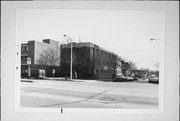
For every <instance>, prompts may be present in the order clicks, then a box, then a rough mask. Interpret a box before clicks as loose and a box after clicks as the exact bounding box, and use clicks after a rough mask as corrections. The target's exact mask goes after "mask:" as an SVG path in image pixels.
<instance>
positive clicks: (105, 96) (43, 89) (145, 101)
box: [21, 80, 158, 109]
mask: <svg viewBox="0 0 180 121" xmlns="http://www.w3.org/2000/svg"><path fill="white" fill-rule="evenodd" d="M21 106H22V107H50V108H135V109H144V108H147V109H152V108H153V109H154V108H158V84H149V83H139V82H102V81H95V80H76V81H54V80H26V81H23V82H21Z"/></svg>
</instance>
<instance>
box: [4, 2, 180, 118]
mask: <svg viewBox="0 0 180 121" xmlns="http://www.w3.org/2000/svg"><path fill="white" fill-rule="evenodd" d="M89 3H90V4H89ZM102 3H103V4H102ZM167 3H168V4H167ZM82 4H83V6H82ZM175 4H179V3H178V1H177V2H169V1H168V2H163V1H161V2H148V1H145V2H117V1H116V2H97V1H96V2H77V1H76V2H42V1H41V2H34V1H33V2H27V1H26V2H2V6H3V8H1V9H2V10H4V11H2V13H3V16H4V17H5V19H7V18H11V19H12V20H10V22H12V21H13V23H11V24H10V25H4V26H2V40H3V39H4V40H3V41H2V50H3V51H2V80H7V79H10V80H11V81H7V82H5V81H3V82H2V85H3V86H2V93H4V92H6V91H7V94H11V96H10V97H7V96H5V95H2V114H3V115H2V119H3V116H6V115H7V113H9V114H10V115H12V117H6V118H4V119H13V118H17V119H21V120H23V119H28V117H25V116H22V117H21V116H19V115H23V114H21V113H22V112H28V114H29V113H31V114H30V115H31V116H32V115H39V116H40V117H41V119H43V118H46V116H44V113H43V112H60V109H58V110H54V109H50V111H48V110H46V109H44V108H43V109H39V110H37V109H36V108H35V109H34V108H24V109H21V108H20V104H19V102H20V98H16V97H18V96H20V93H19V94H17V90H19V88H20V87H19V85H18V83H17V82H15V81H17V79H18V78H17V77H19V79H20V58H19V55H20V53H19V52H20V43H19V42H17V41H13V40H11V39H15V38H16V34H15V33H13V32H15V31H16V30H15V28H14V26H16V22H15V17H16V15H15V14H16V10H17V9H64V8H66V9H67V8H68V9H72V8H73V9H77V8H79V9H99V7H100V9H119V10H127V8H128V9H130V10H136V9H138V10H153V11H164V12H165V14H166V15H165V20H167V19H168V21H166V22H165V23H166V25H167V24H170V23H169V21H170V18H169V17H171V15H170V14H175V15H177V13H173V12H175V10H178V9H177V5H175ZM168 6H171V7H168ZM5 7H6V8H5ZM8 10H9V11H8ZM7 11H8V12H7ZM4 12H7V15H5V13H4ZM9 14H10V15H9ZM8 15H9V16H8ZM172 17H174V16H172ZM176 17H178V16H176ZM175 20H178V19H177V18H176V19H175ZM4 21H5V20H3V21H2V24H4V23H5V24H7V23H9V22H4ZM171 21H172V20H171ZM173 22H174V24H177V21H173ZM175 26H176V25H173V27H174V28H172V30H174V31H173V32H175V33H176V34H177V33H178V30H176V29H177V28H178V27H175ZM11 27H13V28H12V30H10V31H9V32H8V33H10V34H11V35H12V37H7V33H5V32H7V31H6V30H5V28H11ZM167 31H168V32H169V30H167V28H165V39H164V40H165V42H164V43H163V45H164V49H165V50H164V51H163V53H164V57H163V58H164V60H162V63H163V67H160V68H161V69H163V70H162V71H160V72H161V73H163V76H162V74H160V78H161V79H164V81H160V84H159V85H160V87H159V89H161V90H160V92H159V94H160V95H161V96H162V97H161V96H160V98H159V101H160V104H159V106H160V107H159V110H158V111H157V110H149V109H148V110H149V111H150V112H151V113H150V112H149V111H147V112H146V110H144V111H143V110H136V109H135V110H136V111H135V112H133V111H132V112H131V111H130V110H124V109H122V110H124V111H123V112H124V113H126V115H125V117H126V120H131V119H134V121H141V120H142V119H140V118H139V116H134V115H135V114H145V115H144V116H142V117H144V118H147V117H148V114H151V115H150V116H152V115H153V114H156V116H152V117H151V118H152V119H155V120H157V121H158V120H159V119H165V120H167V121H168V120H169V119H177V117H176V116H177V115H178V114H176V113H177V109H175V110H173V109H171V108H170V106H169V105H168V106H167V105H166V104H172V106H173V107H175V106H174V105H177V103H178V102H179V101H178V100H177V101H174V100H170V101H168V100H167V97H171V96H169V95H167V94H166V93H165V92H168V91H169V92H168V94H169V93H173V94H172V97H174V98H178V96H177V95H176V94H178V93H179V92H172V91H174V90H177V89H178V87H179V82H178V81H177V82H176V81H175V82H174V83H173V84H171V85H169V86H171V88H172V86H175V87H174V89H168V84H170V83H169V82H168V81H165V80H167V79H171V78H172V75H165V74H167V73H168V72H169V71H168V72H164V71H166V70H167V69H170V70H171V71H173V72H175V73H174V75H176V76H178V75H179V61H178V57H176V54H177V53H178V52H176V50H178V47H177V46H175V45H177V43H178V42H177V41H178V36H175V37H174V38H172V39H174V40H173V42H174V43H175V44H171V45H167V44H169V43H170V40H169V39H170V37H169V36H171V37H172V35H173V34H172V33H170V34H169V33H168V32H167ZM5 40H7V42H6V41H5ZM8 42H12V45H11V47H12V48H13V49H15V51H12V50H10V52H11V54H10V55H13V56H12V57H14V59H13V58H11V59H13V60H14V65H15V66H13V67H14V68H15V69H14V70H11V72H14V74H13V73H12V76H9V77H8V76H7V71H6V70H5V69H3V68H4V67H6V66H7V65H8V64H9V62H12V60H11V61H8V62H5V61H4V60H6V58H7V57H5V54H4V52H5V51H4V50H7V49H9V48H5V46H6V45H8ZM168 46H170V47H172V46H173V47H175V48H174V49H175V50H172V51H170V52H169V53H170V54H172V52H173V54H174V55H171V56H173V57H172V58H173V59H175V60H174V61H170V62H175V64H174V65H173V64H172V63H171V64H172V66H173V67H172V68H169V66H167V64H168V63H167V61H169V60H167V58H168V57H167V56H170V54H169V53H168V54H166V52H167V51H168V50H169V47H168ZM171 49H172V48H171ZM12 52H14V53H12ZM7 54H9V53H7ZM14 55H15V56H14ZM12 65H13V64H10V67H12ZM160 66H162V64H160ZM164 69H165V70H164ZM172 69H174V70H172ZM17 75H19V76H17ZM168 76H170V77H169V78H168ZM13 78H15V81H14V80H13ZM161 79H160V80H161ZM172 79H175V80H178V78H172ZM13 81H14V82H13ZM18 81H20V80H18ZM13 84H14V86H13ZM4 85H5V86H4ZM10 85H11V86H10ZM6 87H11V88H12V89H11V88H10V89H9V90H7V89H6ZM164 87H165V88H164ZM14 90H15V92H14ZM13 92H14V93H13ZM165 95H167V96H165ZM6 101H7V103H8V102H9V103H11V104H10V105H6V107H8V108H6V107H5V106H4V105H3V104H5V103H6ZM172 101H174V103H173V102H172ZM14 102H15V103H14ZM164 102H165V103H164ZM12 105H14V106H13V107H12ZM168 108H169V111H172V110H173V112H169V111H168ZM12 109H13V110H12ZM29 109H30V110H31V111H30V110H29ZM48 109H49V108H48ZM45 110H46V111H45ZM103 110H104V109H103ZM108 110H109V111H108ZM113 110H116V111H113ZM120 110H121V109H120ZM133 110H134V109H133ZM14 111H15V112H14ZM16 111H18V112H16ZM42 111H43V112H42ZM142 111H143V112H142ZM36 112H41V113H38V114H35V113H36ZM123 112H121V111H119V109H112V110H111V109H107V110H106V111H101V110H99V109H98V110H96V112H95V111H94V109H65V110H64V113H122V114H120V115H119V114H118V115H119V117H124V116H122V115H123ZM152 112H154V113H152ZM168 112H169V113H170V114H171V115H168ZM28 114H26V116H27V115H28ZM132 114H133V115H132ZM157 114H159V115H158V116H157ZM48 115H51V113H50V114H49V113H48ZM52 115H53V116H54V114H52ZM129 115H132V117H129ZM56 116H57V115H56ZM173 116H175V117H173ZM34 117H36V116H34ZM51 117H52V116H51ZM163 117H165V118H163ZM166 117H170V118H168V119H166ZM149 118H150V117H149ZM54 119H55V120H57V121H58V120H59V118H58V116H57V117H55V118H54ZM165 120H164V121H165ZM142 121H143V120H142Z"/></svg>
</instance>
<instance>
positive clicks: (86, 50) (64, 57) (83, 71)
mask: <svg viewBox="0 0 180 121" xmlns="http://www.w3.org/2000/svg"><path fill="white" fill-rule="evenodd" d="M72 44H73V76H75V75H77V78H94V79H108V78H109V79H110V78H112V77H113V75H114V74H119V75H120V74H122V73H121V67H120V66H121V59H120V58H119V56H117V55H116V54H114V53H112V52H110V51H108V50H105V49H103V48H101V47H99V46H98V45H95V44H92V43H90V42H83V43H72ZM60 55H61V57H60V59H61V60H60V65H61V67H60V68H61V76H66V75H67V76H69V75H70V44H62V45H61V54H60Z"/></svg>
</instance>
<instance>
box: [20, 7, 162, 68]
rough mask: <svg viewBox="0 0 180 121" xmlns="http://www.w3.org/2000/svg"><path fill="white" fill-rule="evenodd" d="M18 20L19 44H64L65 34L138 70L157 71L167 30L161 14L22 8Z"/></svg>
mask: <svg viewBox="0 0 180 121" xmlns="http://www.w3.org/2000/svg"><path fill="white" fill-rule="evenodd" d="M16 18H17V23H16V25H17V39H18V41H22V42H23V41H28V40H36V41H42V39H47V38H49V39H53V40H56V41H59V42H60V43H61V44H63V43H66V42H67V41H66V38H64V37H63V34H66V35H68V36H70V37H71V38H72V39H73V41H74V42H80V41H81V42H92V43H94V44H97V45H99V46H101V47H102V48H104V49H107V50H109V51H112V52H114V53H116V54H117V55H119V56H121V57H123V58H125V59H126V60H131V61H133V62H134V63H136V66H137V67H138V68H149V69H152V70H154V69H157V68H156V67H155V64H156V63H158V62H159V59H160V51H161V50H162V47H163V46H162V43H163V41H164V31H165V27H164V25H165V23H164V14H163V12H161V11H138V10H137V11H129V10H87V9H19V10H18V11H16ZM151 39H154V40H153V41H151Z"/></svg>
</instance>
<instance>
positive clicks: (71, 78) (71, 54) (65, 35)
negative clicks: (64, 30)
mask: <svg viewBox="0 0 180 121" xmlns="http://www.w3.org/2000/svg"><path fill="white" fill-rule="evenodd" d="M63 36H64V37H68V39H69V40H70V41H71V65H70V80H72V54H73V47H72V39H71V38H70V37H69V36H67V35H65V34H64V35H63Z"/></svg>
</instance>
